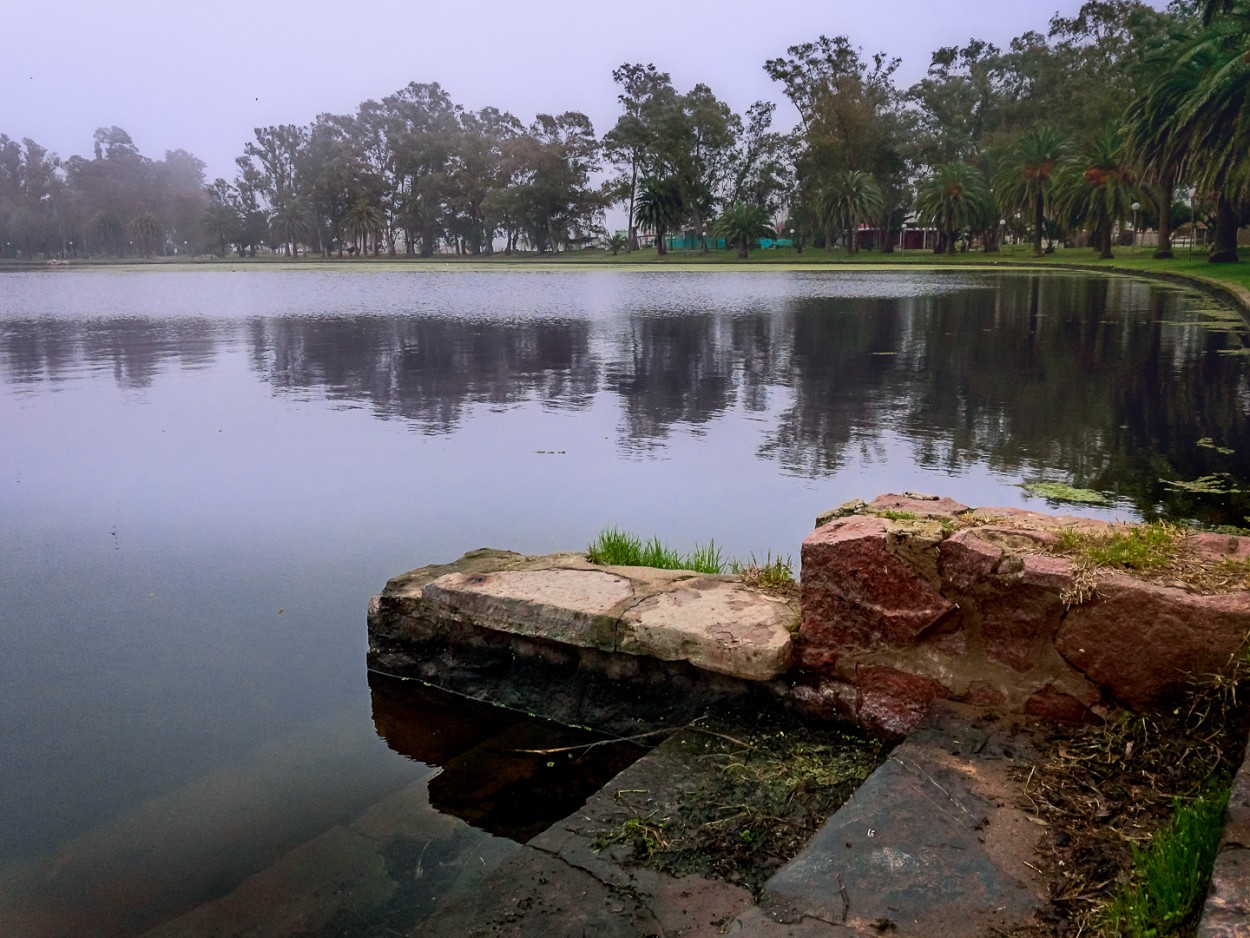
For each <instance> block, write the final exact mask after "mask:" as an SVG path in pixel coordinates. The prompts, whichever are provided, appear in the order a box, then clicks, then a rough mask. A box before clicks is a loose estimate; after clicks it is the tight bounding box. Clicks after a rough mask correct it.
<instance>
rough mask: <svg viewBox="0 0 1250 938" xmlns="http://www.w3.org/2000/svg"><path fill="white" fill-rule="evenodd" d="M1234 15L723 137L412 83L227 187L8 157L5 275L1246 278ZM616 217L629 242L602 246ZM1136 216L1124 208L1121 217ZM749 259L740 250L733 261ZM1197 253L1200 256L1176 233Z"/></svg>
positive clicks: (629, 85)
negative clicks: (617, 269) (994, 266)
mask: <svg viewBox="0 0 1250 938" xmlns="http://www.w3.org/2000/svg"><path fill="white" fill-rule="evenodd" d="M1248 61H1250V0H1175V2H1173V3H1172V4H1171V5H1169V6H1168V8H1167V9H1166V10H1164V11H1159V10H1155V9H1153V8H1152V7H1149V6H1147V5H1145V4H1144V3H1142V2H1139V0H1090V2H1087V3H1085V4H1084V5H1083V6H1082V7H1081V8H1080V10H1079V12H1078V13H1077V14H1076V15H1075V16H1072V17H1066V18H1065V17H1060V16H1056V17H1054V18H1052V19H1051V20H1050V22H1049V24H1048V27H1047V29H1046V31H1045V32H1039V31H1033V30H1031V31H1028V32H1025V33H1023V34H1021V35H1020V36H1017V37H1016V38H1015V39H1013V40H1012V41H1011V43H1010V44H1009V45H1008V47H1007V48H1005V49H1002V48H999V47H997V46H995V45H993V44H991V43H988V42H985V41H983V40H980V39H976V38H975V37H974V38H970V39H969V40H968V42H967V43H966V44H964V45H962V46H951V47H944V48H941V49H938V50H936V51H935V52H934V53H933V55H932V59H931V63H930V65H929V68H928V71H927V73H926V74H925V75H924V77H922V78H921V79H920V80H919V81H917V82H916V83H915V84H913V85H912V86H910V87H900V85H899V84H898V81H897V73H898V68H899V62H898V60H897V59H894V58H891V57H890V56H889V55H888V54H887V53H885V52H876V53H873V54H870V55H865V53H864V52H863V50H861V49H859V48H858V47H856V46H855V45H854V44H853V43H852V41H851V40H850V39H849V38H848V37H846V36H834V37H827V36H823V35H822V36H819V37H817V38H816V39H815V40H813V41H810V42H806V43H801V44H799V45H795V46H791V47H790V48H789V49H787V50H785V52H784V54H781V55H778V56H776V57H775V58H771V59H769V60H767V61H766V62H765V63H762V64H763V68H764V70H765V71H766V72H767V74H768V75H769V76H770V77H771V78H772V79H773V80H774V81H775V82H777V84H778V87H779V90H780V92H781V93H782V94H783V95H784V97H785V99H786V100H787V101H788V102H789V107H788V108H787V106H786V105H782V110H783V111H789V112H790V113H789V114H788V116H786V117H785V121H794V124H793V127H792V128H791V129H789V130H782V129H778V126H777V125H778V124H779V123H783V122H784V121H783V119H782V117H781V116H779V114H778V108H777V106H776V105H774V104H772V103H770V102H757V103H756V104H754V105H752V106H751V107H749V108H747V110H746V111H745V112H744V113H742V114H736V113H734V111H733V110H732V109H731V108H730V107H729V106H728V105H727V104H726V103H725V102H723V101H721V100H720V99H719V98H717V97H716V95H715V93H714V92H713V90H712V89H711V88H710V87H709V86H707V85H705V84H702V83H698V84H696V85H694V87H692V88H690V89H687V90H683V89H680V88H678V87H676V86H674V84H673V81H672V78H671V76H670V75H669V74H668V73H666V72H663V71H661V70H660V69H658V68H657V67H656V66H655V65H653V64H645V65H644V64H641V63H625V64H623V65H622V66H620V67H619V68H618V69H616V70H615V71H614V72H613V74H612V77H613V79H614V81H615V83H616V85H617V88H618V91H619V93H618V104H619V114H618V116H617V118H616V120H615V122H614V123H613V124H612V126H611V127H609V128H607V130H606V132H604V133H603V134H602V136H599V135H598V134H597V133H596V130H595V128H594V127H593V126H592V124H591V121H590V119H589V118H588V117H587V116H586V115H584V114H581V113H578V112H573V111H569V112H564V113H551V114H538V115H537V116H536V117H535V118H534V119H533V120H532V121H530V122H529V123H525V122H524V121H522V120H521V119H520V118H518V117H516V116H514V115H512V114H510V113H508V112H506V111H501V110H499V109H497V108H493V107H485V108H482V109H480V110H476V111H474V110H469V109H467V108H465V107H463V106H462V105H459V104H457V103H455V101H454V99H453V98H452V97H451V95H450V93H449V92H448V91H447V90H445V89H444V88H442V86H440V85H439V84H437V83H430V84H422V83H417V82H414V83H412V84H409V85H408V86H406V87H404V88H402V89H400V90H398V91H396V92H395V93H394V94H391V95H388V96H386V97H384V98H382V99H381V100H380V101H374V100H369V101H365V102H363V103H362V104H360V105H359V106H358V107H357V109H356V111H355V112H354V113H352V114H322V115H320V116H318V117H317V118H316V119H315V120H314V121H313V122H312V123H310V124H308V125H306V126H300V125H296V124H283V125H277V126H270V127H259V128H257V129H256V131H255V135H254V138H253V139H252V140H250V141H247V142H246V143H244V145H243V146H242V148H241V153H240V155H239V156H238V157H237V159H236V161H235V165H236V170H235V174H234V177H233V178H232V179H225V178H219V179H214V180H212V181H209V180H206V179H205V177H204V169H205V167H204V164H203V163H201V162H200V161H199V160H197V159H196V158H195V157H194V156H192V155H191V154H189V153H186V152H184V151H181V150H175V151H171V152H168V153H166V154H165V155H164V158H163V159H160V160H154V159H151V158H149V157H146V156H144V155H142V154H140V153H139V152H138V150H137V148H136V147H135V145H134V143H133V141H132V139H131V138H130V136H129V135H128V134H127V133H126V132H125V131H124V130H122V129H121V128H117V127H110V128H101V129H99V130H97V131H96V132H95V136H94V141H93V143H94V145H93V152H92V155H91V157H90V158H87V157H82V156H72V157H69V158H68V159H61V158H60V157H58V156H57V155H56V154H53V153H49V152H48V151H47V150H45V149H44V148H43V147H41V146H40V145H39V144H38V143H36V142H35V141H33V140H29V139H26V140H22V141H20V142H19V141H15V140H12V139H10V138H9V137H7V136H5V135H3V134H0V251H2V252H3V256H5V257H9V258H16V257H23V258H34V257H48V258H51V257H72V256H98V255H105V256H132V257H133V256H152V255H172V254H184V253H189V254H216V255H225V254H228V253H235V254H238V255H240V256H243V255H249V254H255V253H256V251H257V250H272V251H275V252H279V253H283V254H298V253H316V254H320V255H322V256H327V257H328V256H336V257H346V256H356V257H361V256H374V257H377V256H382V255H385V256H396V255H401V254H402V255H408V256H421V257H428V256H431V255H433V254H434V253H436V252H454V253H457V254H463V255H481V254H491V253H495V252H499V251H502V252H504V253H512V252H515V251H518V250H528V251H535V252H540V253H545V252H556V251H564V250H569V249H574V248H579V247H584V246H588V245H601V246H604V247H607V248H609V249H611V250H612V251H613V253H615V252H616V251H618V250H621V249H624V250H630V251H632V250H638V249H639V248H640V246H641V245H642V244H643V242H644V241H645V240H646V239H647V238H648V237H650V239H651V240H652V241H653V242H654V244H655V249H656V250H657V252H659V253H664V251H665V247H666V243H667V240H668V239H669V238H674V237H676V238H681V239H683V245H684V246H685V247H686V248H689V247H690V246H691V245H695V246H697V247H698V248H699V249H700V250H702V251H703V252H706V251H707V250H708V245H709V240H708V236H709V234H712V235H721V236H724V237H726V238H727V240H728V241H729V242H730V244H731V246H733V247H736V248H738V250H739V251H740V253H742V254H745V253H746V250H747V249H748V248H749V247H750V246H751V244H753V241H754V238H756V237H761V236H766V235H768V234H770V233H775V234H776V235H777V236H779V237H782V238H790V239H792V240H793V242H794V245H795V247H796V248H798V249H800V250H801V249H802V248H803V247H804V246H815V247H824V248H826V249H833V248H834V247H844V248H845V249H846V250H848V251H850V252H852V253H853V252H855V251H858V250H861V249H875V250H882V251H892V250H894V249H895V246H896V245H899V244H908V243H909V242H906V241H904V240H903V231H904V228H905V227H906V226H910V227H912V228H913V229H914V228H917V227H924V228H926V229H928V231H929V232H930V234H929V235H928V236H927V237H926V240H925V246H927V247H931V248H933V249H934V250H937V251H947V252H954V251H955V250H957V249H968V247H969V246H976V247H979V248H980V249H983V250H985V251H996V250H999V249H1000V243H1001V240H1002V238H1003V237H1004V236H1012V237H1014V238H1016V239H1021V240H1024V241H1027V242H1029V243H1031V245H1032V248H1033V250H1034V251H1035V252H1037V253H1040V252H1042V251H1045V250H1047V249H1049V248H1050V247H1051V246H1052V245H1054V244H1055V243H1056V242H1067V243H1077V242H1079V243H1086V244H1089V245H1090V246H1093V247H1096V248H1097V249H1098V250H1099V252H1100V254H1101V255H1102V256H1104V257H1106V256H1110V255H1111V254H1112V252H1113V250H1114V248H1115V246H1116V243H1117V241H1121V240H1122V239H1125V238H1132V237H1135V236H1136V234H1137V232H1138V231H1139V230H1140V229H1141V228H1142V227H1146V228H1151V229H1156V230H1157V231H1158V244H1157V252H1156V253H1157V254H1158V255H1160V256H1168V255H1169V253H1170V250H1171V237H1172V232H1173V231H1174V230H1175V229H1176V228H1177V227H1178V226H1179V225H1182V224H1186V225H1187V223H1188V222H1189V220H1190V218H1191V217H1195V218H1197V219H1198V220H1200V221H1203V222H1204V223H1206V224H1208V225H1210V226H1211V227H1213V228H1214V231H1215V236H1214V244H1213V250H1212V252H1211V259H1212V260H1213V261H1231V260H1236V259H1237V253H1236V229H1237V227H1238V225H1239V224H1241V223H1243V222H1245V221H1246V220H1247V218H1248V217H1250V172H1248V170H1250V109H1248V108H1247V106H1246V100H1247V90H1250V64H1248ZM612 206H619V207H620V208H621V209H623V210H624V213H625V217H626V218H627V220H628V230H627V231H625V232H620V233H618V234H615V235H613V234H611V233H609V232H607V231H606V230H605V213H606V211H607V209H608V208H610V207H612ZM1134 206H1136V208H1134ZM751 232H755V234H751ZM1190 236H1191V237H1192V232H1190Z"/></svg>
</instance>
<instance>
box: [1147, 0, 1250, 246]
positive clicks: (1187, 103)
mask: <svg viewBox="0 0 1250 938" xmlns="http://www.w3.org/2000/svg"><path fill="white" fill-rule="evenodd" d="M1204 19H1205V21H1206V22H1207V23H1208V25H1207V27H1206V29H1204V30H1203V32H1202V33H1200V34H1199V35H1198V36H1197V37H1196V38H1194V39H1192V40H1190V41H1189V42H1188V43H1182V44H1181V45H1180V48H1179V51H1177V50H1173V55H1174V64H1173V66H1172V68H1171V69H1169V70H1168V71H1167V72H1166V73H1165V74H1164V76H1163V77H1162V78H1161V79H1160V81H1159V83H1157V85H1156V87H1158V86H1160V85H1163V84H1164V83H1165V82H1170V83H1171V84H1170V85H1168V87H1167V88H1166V89H1161V90H1160V96H1161V98H1162V100H1160V101H1159V102H1158V103H1157V104H1156V108H1159V109H1152V114H1153V116H1154V118H1155V119H1156V120H1158V121H1161V122H1167V123H1169V124H1170V125H1171V126H1170V129H1171V132H1172V133H1173V134H1174V135H1175V137H1176V138H1177V139H1178V140H1179V141H1181V142H1182V144H1183V146H1184V155H1183V157H1182V158H1181V161H1180V171H1181V173H1182V174H1183V175H1184V176H1186V177H1188V178H1189V179H1190V180H1192V181H1193V182H1194V183H1195V184H1196V186H1197V188H1198V189H1199V190H1200V191H1202V192H1205V193H1207V194H1208V195H1210V196H1212V197H1213V198H1214V200H1215V203H1216V233H1215V245H1214V248H1213V250H1212V252H1211V256H1210V257H1209V258H1208V259H1209V260H1210V261H1211V262H1212V263H1224V262H1235V261H1236V260H1237V222H1238V216H1239V214H1240V208H1241V207H1242V205H1244V204H1245V202H1246V201H1247V197H1248V196H1250V107H1248V106H1247V105H1246V101H1247V95H1250V9H1247V8H1246V6H1245V4H1244V3H1242V2H1231V0H1207V2H1206V3H1205V4H1204ZM1165 92H1166V94H1165ZM1169 104H1171V105H1173V107H1174V109H1173V110H1172V111H1171V112H1168V111H1164V110H1161V108H1164V107H1166V106H1168V105H1169Z"/></svg>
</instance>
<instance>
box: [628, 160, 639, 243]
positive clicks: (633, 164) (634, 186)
mask: <svg viewBox="0 0 1250 938" xmlns="http://www.w3.org/2000/svg"><path fill="white" fill-rule="evenodd" d="M629 172H630V176H629V217H628V218H626V219H625V224H626V226H627V227H628V228H629V237H628V238H627V239H626V241H625V253H626V254H633V253H634V252H635V251H636V250H638V226H637V225H636V224H634V196H635V195H636V194H637V191H638V154H637V153H635V154H634V156H633V159H632V160H630V164H629Z"/></svg>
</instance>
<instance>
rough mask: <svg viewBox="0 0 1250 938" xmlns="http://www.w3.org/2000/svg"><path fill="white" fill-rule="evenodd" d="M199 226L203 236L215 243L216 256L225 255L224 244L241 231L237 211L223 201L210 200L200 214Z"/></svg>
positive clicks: (241, 222)
mask: <svg viewBox="0 0 1250 938" xmlns="http://www.w3.org/2000/svg"><path fill="white" fill-rule="evenodd" d="M200 228H201V229H202V230H203V232H204V236H205V238H207V239H208V240H209V241H212V242H214V243H216V244H217V247H218V251H217V256H218V257H225V256H226V245H227V244H228V243H230V242H231V241H233V240H234V239H235V238H237V237H238V236H239V235H240V234H241V233H242V231H243V221H242V219H240V218H239V213H238V212H236V211H235V210H234V209H233V208H232V207H230V206H229V205H226V204H225V203H224V202H212V203H210V204H209V206H208V207H207V208H206V209H204V213H203V214H202V215H201V216H200Z"/></svg>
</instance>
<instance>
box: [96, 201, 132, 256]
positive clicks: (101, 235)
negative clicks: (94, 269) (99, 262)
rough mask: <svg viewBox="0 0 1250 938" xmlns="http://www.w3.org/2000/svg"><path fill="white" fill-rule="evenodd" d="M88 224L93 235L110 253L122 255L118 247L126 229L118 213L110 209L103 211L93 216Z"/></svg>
mask: <svg viewBox="0 0 1250 938" xmlns="http://www.w3.org/2000/svg"><path fill="white" fill-rule="evenodd" d="M87 224H88V225H89V226H90V228H91V231H92V233H93V234H94V235H95V236H96V237H97V238H98V239H99V240H100V241H102V242H103V243H104V246H105V249H106V250H107V251H108V253H110V254H119V253H121V252H120V251H119V250H118V245H119V244H120V243H121V240H122V234H123V232H124V230H125V229H124V227H123V225H122V222H121V219H120V218H118V217H117V213H116V212H113V211H111V210H109V209H101V210H100V211H98V212H96V213H95V214H94V215H92V216H91V221H89V222H88V223H87Z"/></svg>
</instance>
